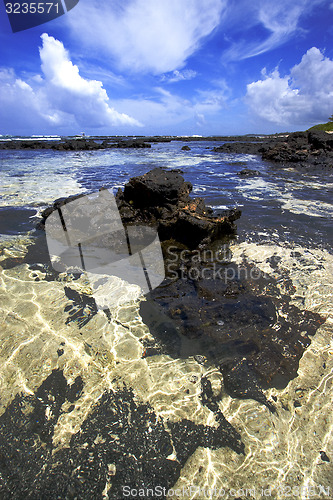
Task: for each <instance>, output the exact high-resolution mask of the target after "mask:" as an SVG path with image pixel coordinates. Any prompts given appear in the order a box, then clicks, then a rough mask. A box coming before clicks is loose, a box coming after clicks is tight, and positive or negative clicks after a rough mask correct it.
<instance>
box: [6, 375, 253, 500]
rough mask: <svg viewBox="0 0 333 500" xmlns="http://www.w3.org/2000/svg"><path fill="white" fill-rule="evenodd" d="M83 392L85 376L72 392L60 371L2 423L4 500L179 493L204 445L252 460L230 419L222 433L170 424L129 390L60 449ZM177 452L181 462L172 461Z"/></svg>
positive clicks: (103, 402) (113, 395)
mask: <svg viewBox="0 0 333 500" xmlns="http://www.w3.org/2000/svg"><path fill="white" fill-rule="evenodd" d="M82 385H83V384H82V380H81V379H80V378H79V377H78V378H77V379H76V381H75V382H74V384H73V385H72V386H69V385H68V384H67V381H66V379H65V377H64V376H63V373H62V372H61V371H59V370H55V371H53V372H52V373H51V374H50V375H49V377H48V378H47V379H46V380H45V381H44V382H43V384H42V385H41V387H40V388H39V389H38V390H37V391H36V393H35V394H34V395H29V396H23V395H17V396H16V397H15V399H14V400H13V401H12V403H10V405H9V406H8V407H7V408H6V410H5V412H4V413H3V415H1V416H0V431H1V433H0V473H1V483H0V496H1V498H2V499H4V500H7V499H8V500H9V499H11V498H15V499H16V498H17V499H21V498H22V499H23V498H27V499H38V500H42V499H46V498H47V499H49V500H56V499H59V498H80V499H82V500H90V499H92V498H94V499H95V498H96V499H102V498H103V491H104V489H105V485H106V484H107V483H110V488H109V490H108V498H109V499H110V500H119V499H120V498H123V487H124V486H125V485H126V486H128V487H130V488H136V489H139V488H144V489H147V488H155V487H156V486H160V487H161V488H166V489H169V488H171V487H172V486H173V485H174V484H175V483H176V482H177V480H178V478H179V477H180V472H181V468H182V467H183V466H184V465H185V463H186V461H187V460H188V459H189V458H190V456H191V455H192V454H193V453H194V452H195V450H196V449H197V448H198V447H199V446H202V447H205V448H207V447H208V448H211V449H218V448H221V447H226V446H228V447H230V448H231V449H232V450H234V451H235V452H236V453H244V444H243V443H242V441H241V438H240V435H239V434H238V432H237V431H236V430H235V429H234V428H233V426H232V425H231V424H230V423H229V422H228V421H227V420H225V419H224V417H223V415H222V414H221V415H220V418H219V419H218V426H217V427H210V426H205V425H197V424H195V423H193V422H191V421H189V420H180V421H179V422H176V423H168V422H166V421H164V420H163V419H161V418H160V417H158V416H157V415H156V414H155V412H154V410H153V409H152V408H151V407H150V406H149V404H146V403H143V402H141V401H138V400H137V398H135V397H134V394H133V391H132V390H131V389H127V388H126V387H123V388H119V389H118V390H116V391H114V392H111V391H106V392H105V393H104V394H103V395H102V396H101V398H99V400H98V403H97V404H96V405H95V406H94V407H93V408H92V410H91V412H90V413H89V414H88V416H87V418H86V420H85V421H84V422H83V424H82V425H81V428H80V430H79V431H78V432H77V433H76V434H74V435H73V436H72V438H71V440H70V444H69V446H68V447H66V448H62V449H58V450H55V449H54V447H53V441H52V437H53V435H54V430H55V427H56V425H57V423H58V420H59V418H60V416H61V415H62V413H63V411H62V405H63V404H64V403H65V402H68V401H69V402H73V403H74V402H75V401H77V399H78V397H79V396H80V394H81V391H82ZM47 408H51V412H49V413H48V417H49V418H47V417H46V410H47ZM74 408H75V406H74V404H73V405H71V406H70V407H69V409H68V412H69V411H73V409H74ZM173 450H175V451H176V457H175V458H174V459H170V458H168V457H169V456H170V455H171V453H172V452H173ZM110 466H112V467H111V468H110Z"/></svg>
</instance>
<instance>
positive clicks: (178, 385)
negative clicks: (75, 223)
mask: <svg viewBox="0 0 333 500" xmlns="http://www.w3.org/2000/svg"><path fill="white" fill-rule="evenodd" d="M96 140H97V139H96ZM201 140H202V138H200V139H199V138H194V139H193V140H192V141H191V140H187V139H186V140H184V139H183V142H179V141H176V140H174V141H171V142H169V141H167V142H165V143H163V141H162V142H161V143H157V144H156V146H158V148H157V149H156V151H155V146H154V145H153V143H151V144H152V147H151V148H142V150H141V149H140V148H137V150H136V149H135V148H133V149H131V150H130V151H129V152H127V151H126V149H124V148H116V147H115V148H104V149H101V150H99V151H97V150H96V153H93V154H92V153H90V152H89V150H87V152H86V151H84V150H83V151H82V153H80V154H77V153H76V152H75V150H73V152H72V153H71V152H70V151H68V152H64V153H63V154H58V153H53V151H52V150H49V151H39V150H38V149H36V150H29V149H28V150H26V151H19V152H18V153H15V155H13V160H12V163H10V164H8V177H7V178H6V179H7V181H6V184H5V190H4V192H3V196H4V200H5V201H6V200H7V199H9V200H10V201H12V202H13V205H14V203H15V202H16V200H17V199H18V200H20V197H21V198H22V199H24V204H26V201H25V200H26V199H28V200H29V205H28V206H29V210H30V211H29V214H28V215H29V217H30V216H31V215H32V210H31V207H34V206H35V207H40V208H41V210H40V212H39V214H41V211H42V210H43V211H44V219H45V218H46V216H47V215H50V214H51V213H53V212H52V210H53V209H54V208H56V209H57V208H58V206H60V207H63V206H64V205H66V203H65V202H66V199H67V202H69V200H70V199H73V198H70V199H69V198H68V196H70V195H75V194H76V195H77V194H79V195H81V197H82V196H85V195H86V194H87V193H92V192H96V191H97V192H98V190H99V189H100V188H101V187H103V186H107V185H108V184H109V185H110V186H111V187H112V186H115V185H116V186H117V187H120V188H121V192H120V191H115V195H116V199H117V203H118V207H119V210H120V212H121V215H122V217H123V219H124V221H125V222H126V223H128V224H131V223H135V224H136V223H138V222H141V223H145V224H153V225H154V226H155V227H157V230H158V231H159V232H160V238H161V241H162V246H163V247H164V252H165V255H166V257H169V259H170V260H171V265H172V267H171V269H170V272H171V276H170V277H169V280H167V281H166V282H165V283H164V284H163V286H162V287H161V288H159V289H156V290H154V291H152V293H151V294H149V296H148V297H146V298H145V297H143V296H140V297H139V299H133V300H132V301H131V302H129V303H128V304H127V305H126V304H124V305H123V306H120V307H115V308H114V309H112V310H111V311H110V312H108V311H101V310H98V309H97V307H96V303H95V301H94V298H93V293H94V291H93V288H92V286H91V283H89V281H88V280H87V279H86V277H85V276H84V275H80V276H78V275H77V274H73V275H68V274H67V273H61V272H56V271H55V270H52V267H51V265H50V262H49V259H48V254H47V248H46V242H45V234H44V232H43V231H42V230H41V229H39V230H38V231H37V234H36V233H34V232H32V233H31V234H30V235H29V241H26V239H25V238H27V236H26V235H25V234H23V233H22V236H21V237H20V238H16V239H10V240H8V241H5V243H4V245H3V246H2V254H1V256H0V266H1V269H0V273H1V274H0V276H1V281H2V291H1V293H2V295H1V297H2V306H1V320H2V326H3V331H2V336H3V337H2V338H3V342H2V346H3V349H2V357H3V359H4V363H3V364H2V366H1V369H0V384H1V394H2V401H1V416H0V426H1V431H2V441H1V456H2V457H5V458H4V460H3V461H2V463H1V474H2V479H3V482H2V484H1V488H2V490H0V491H1V494H2V496H3V498H5V499H6V498H13V496H14V498H15V495H16V497H17V498H24V497H27V496H29V495H30V496H31V497H34V498H40V499H42V498H45V497H47V498H57V497H59V496H61V497H62V498H65V497H66V496H67V497H69V498H71V497H72V498H75V496H76V497H79V498H82V499H87V500H90V498H99V499H102V498H104V499H106V498H109V499H113V500H119V499H120V498H122V497H123V490H122V488H123V486H127V487H131V488H133V489H135V488H136V489H139V488H140V487H141V488H142V489H144V488H145V487H148V486H149V487H150V488H155V487H157V486H162V487H165V488H166V489H168V488H170V489H172V488H174V489H177V488H183V487H184V488H185V491H186V488H188V487H189V485H194V486H195V487H201V488H204V487H205V488H211V487H214V485H216V486H217V487H218V489H220V488H225V490H226V492H227V494H226V495H225V497H226V498H228V496H227V495H229V498H233V497H234V496H235V495H233V496H232V494H231V493H230V491H231V490H232V491H236V492H237V493H238V497H240V498H243V497H244V493H243V492H242V488H248V489H251V488H252V490H253V488H255V489H256V492H257V497H258V499H260V498H261V497H260V492H261V491H262V488H264V489H265V490H268V489H269V488H271V491H272V496H273V497H274V498H277V499H283V498H284V497H285V493H286V492H287V491H288V490H287V488H288V487H291V488H292V487H298V488H301V487H303V489H306V488H307V487H310V486H311V487H312V488H314V489H313V490H312V491H315V493H316V494H317V493H318V492H319V493H320V487H319V485H321V486H322V487H323V488H324V490H325V491H328V488H329V487H331V486H332V484H331V474H330V473H331V469H332V450H331V445H330V441H329V435H330V431H331V425H332V414H331V408H330V394H331V390H332V373H331V369H332V346H331V337H332V302H331V297H330V292H331V286H332V285H331V280H332V273H331V269H332V255H331V252H330V246H329V229H328V224H329V214H330V213H331V212H329V210H330V209H331V208H332V207H331V205H330V201H331V199H330V197H329V189H330V180H329V177H328V176H327V170H325V171H324V172H323V171H322V169H321V167H320V165H319V166H318V165H317V166H314V167H312V166H311V161H312V159H314V158H315V156H316V155H315V154H313V153H314V152H315V149H313V148H312V146H311V144H310V143H309V142H307V147H308V149H307V150H306V151H308V155H309V157H310V162H309V165H310V167H309V168H306V166H305V164H306V162H305V164H304V165H303V166H302V162H290V163H289V162H283V161H282V162H280V161H278V162H274V161H262V160H261V158H260V155H261V154H262V153H259V154H257V153H251V154H246V153H244V152H243V151H241V148H243V147H245V146H248V147H253V138H251V140H247V139H246V140H244V141H243V142H240V141H239V142H238V141H236V140H235V141H233V142H232V143H230V141H229V144H232V146H235V148H239V149H238V152H223V151H222V152H221V151H220V152H219V151H212V150H213V148H214V147H216V146H222V147H226V146H227V144H225V145H224V144H219V142H218V141H212V142H214V144H209V150H207V149H205V148H206V147H207V145H208V143H209V140H211V138H209V140H208V138H207V140H206V141H203V144H201ZM145 141H146V139H145ZM261 141H262V140H261V139H260V140H258V141H255V143H256V147H265V144H264V142H261ZM279 141H281V142H276V143H275V144H274V147H275V146H278V145H283V147H284V148H285V147H286V145H285V144H287V145H288V142H286V138H285V137H284V138H280V139H279ZM221 142H224V141H221ZM244 145H245V146H244ZM304 145H306V143H305V142H304V143H303V146H304ZM160 146H161V147H160ZM185 146H188V147H189V148H190V149H189V150H188V149H183V148H184V147H185ZM303 146H302V147H303ZM289 147H291V146H290V144H289ZM303 149H306V148H305V147H304V148H303ZM317 150H318V151H322V152H323V154H324V155H326V150H324V148H323V147H322V148H318V149H317ZM295 151H297V149H295ZM299 151H301V150H300V149H299ZM0 153H1V151H0ZM327 153H329V151H327ZM326 156H327V157H329V155H328V154H327V155H326ZM8 157H10V158H12V156H11V152H10V151H9V152H8V151H4V152H3V158H4V159H5V160H4V165H6V161H7V162H8ZM317 159H318V156H317ZM97 160H98V161H97ZM131 162H132V164H131ZM23 164H24V165H28V167H29V168H27V169H26V170H23V168H22V165H23ZM110 164H111V168H110V167H109V165H110ZM156 164H157V165H158V166H163V167H164V169H162V170H163V171H166V172H167V175H168V176H170V179H169V180H170V185H169V184H168V183H166V184H165V183H164V182H162V186H161V183H160V182H157V181H158V179H160V175H159V174H156V176H155V174H154V175H153V176H152V174H151V176H149V175H148V176H147V175H146V174H147V172H148V171H149V170H152V169H153V168H154V167H156ZM117 165H120V167H117ZM165 165H166V166H167V168H166V167H165ZM290 166H292V167H293V168H291V167H290ZM295 166H296V167H298V166H300V167H301V168H300V169H299V168H294V167H295ZM171 167H176V168H177V169H178V171H177V172H175V173H174V174H172V171H171ZM304 167H305V168H304ZM317 167H319V168H317ZM39 168H41V169H42V170H38V169H39ZM130 168H131V170H130ZM179 170H182V171H183V172H184V173H180V171H179ZM244 171H245V172H247V173H244ZM3 172H4V173H5V172H6V171H5V170H4V171H3ZM242 172H243V173H242ZM249 172H250V173H249ZM254 172H257V173H254ZM314 172H315V174H314ZM70 175H71V176H70ZM145 175H146V177H144V176H145ZM29 176H30V177H29ZM49 179H51V181H52V186H51V185H50V184H46V185H47V186H50V187H53V186H54V191H52V192H51V193H50V192H49V191H48V189H43V188H41V186H43V185H44V184H43V183H44V182H49ZM172 179H173V181H172ZM120 180H122V183H121V185H120V186H119V184H120ZM162 180H163V175H162ZM27 181H29V183H28V184H24V183H25V182H27ZM189 182H191V184H192V185H193V189H192V193H193V195H191V196H190V198H188V196H189V194H190V186H189ZM11 186H14V188H15V191H14V188H13V189H12V187H11ZM16 186H18V187H16ZM26 186H29V189H28V190H27V189H26ZM55 188H56V189H55ZM34 189H35V191H34ZM27 191H29V194H30V197H29V198H23V195H24V196H26V192H27ZM12 193H13V194H12ZM53 193H57V194H53ZM117 193H118V194H117ZM136 193H138V196H136ZM17 194H18V196H17ZM33 194H34V196H32V195H33ZM15 195H16V196H15ZM59 196H63V200H62V201H60V202H59V203H58V204H56V205H53V203H52V201H54V200H55V199H56V198H58V197H59ZM199 196H200V197H204V200H203V202H202V201H200V199H199ZM30 200H31V201H30ZM142 200H143V201H144V202H142ZM21 203H22V201H21ZM7 205H10V203H8V202H7ZM41 205H42V206H41ZM241 205H243V206H242V207H241ZM46 206H48V207H49V209H46ZM209 206H212V207H213V210H212V211H211V210H209V208H208V207H209ZM218 207H219V208H218ZM221 207H223V208H221ZM231 207H233V209H234V208H235V207H236V209H237V210H238V212H233V213H230V212H229V213H228V211H229V210H231ZM4 210H5V211H6V212H5V213H6V224H7V225H8V226H10V222H11V221H13V220H14V219H11V217H13V215H12V214H13V213H15V214H16V215H17V217H20V214H18V213H16V212H17V211H20V210H22V213H23V211H24V210H25V211H27V210H28V207H26V206H25V208H18V209H17V210H14V207H13V206H12V207H9V206H7V207H6V208H5V209H4ZM45 210H46V211H45ZM240 210H241V211H242V214H240ZM221 217H227V218H226V219H224V220H222V219H221ZM228 217H229V218H228ZM125 219H126V220H125ZM46 220H47V219H46ZM179 221H181V222H182V224H181V225H179ZM13 224H14V222H13V223H12V226H13ZM15 224H16V223H15ZM236 226H237V230H236ZM217 228H218V231H215V229H217ZM11 229H12V230H13V227H11ZM23 229H24V228H23ZM207 236H209V238H208V239H207ZM221 237H222V240H220V239H219V238H221ZM170 245H171V249H170ZM175 247H176V248H175ZM199 247H201V248H200V249H199ZM211 248H212V249H213V250H216V249H218V250H219V251H220V252H219V253H218V254H217V255H216V254H215V252H213V254H211V253H207V250H208V249H211ZM198 249H199V250H200V252H199V253H198ZM222 250H223V251H222ZM221 251H222V253H221ZM170 252H171V253H170ZM204 252H206V253H204ZM199 255H200V256H201V258H200V259H199ZM211 255H213V259H214V257H216V260H217V262H214V261H213V260H212V257H211ZM198 260H199V262H198ZM175 264H176V266H175ZM214 264H216V265H215V267H214ZM207 268H209V269H210V270H211V271H212V272H214V273H215V277H217V278H219V277H221V278H223V277H225V278H227V280H223V279H209V278H210V275H209V273H208V271H207ZM225 269H228V270H229V273H230V274H229V275H228V276H225V275H223V270H225ZM174 271H176V273H177V276H178V277H177V279H174ZM238 271H239V272H238ZM172 278H173V279H172ZM127 291H128V292H131V293H132V289H130V287H129V288H128V290H127ZM18 450H19V452H18ZM272 464H273V466H272ZM36 469H38V470H39V471H41V472H40V473H39V474H37V475H36ZM304 491H305V490H304ZM228 492H229V493H228ZM319 493H318V495H319ZM318 495H317V496H318ZM163 496H164V497H165V496H166V495H163ZM163 496H162V498H163ZM133 497H134V494H133ZM169 497H171V498H175V499H176V498H177V494H176V493H173V494H171V495H169ZM194 498H198V499H200V500H201V498H200V494H199V493H197V494H196V495H194ZM319 498H321V497H320V496H319ZM323 498H325V496H323ZM326 498H327V496H326Z"/></svg>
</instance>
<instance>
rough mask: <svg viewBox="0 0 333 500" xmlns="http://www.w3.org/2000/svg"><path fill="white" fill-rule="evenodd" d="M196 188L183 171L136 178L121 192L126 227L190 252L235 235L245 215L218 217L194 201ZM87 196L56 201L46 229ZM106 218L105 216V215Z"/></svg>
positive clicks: (48, 211) (49, 210) (118, 198)
mask: <svg viewBox="0 0 333 500" xmlns="http://www.w3.org/2000/svg"><path fill="white" fill-rule="evenodd" d="M191 191H192V185H191V183H190V182H185V181H184V178H183V177H182V175H180V173H179V170H163V169H161V168H155V169H153V170H151V171H150V172H148V173H146V174H144V175H142V176H139V177H133V178H132V179H130V180H129V182H128V183H127V184H126V185H125V188H124V192H122V191H121V189H119V190H118V193H117V195H116V201H117V205H118V208H119V212H120V216H121V218H122V221H123V223H124V224H125V225H134V224H135V225H142V224H147V225H150V226H153V227H155V228H157V230H158V234H159V237H160V239H161V241H165V240H170V239H173V240H175V241H176V242H178V243H181V244H183V245H186V246H187V247H189V248H196V247H197V246H198V245H199V244H207V243H208V242H212V241H214V240H216V239H218V238H221V237H223V236H226V235H231V234H234V232H235V229H236V228H235V225H234V221H235V220H237V219H238V218H239V217H240V215H241V212H240V211H239V210H232V211H229V212H226V213H225V214H223V215H219V216H217V217H214V216H213V211H212V209H211V208H210V207H206V205H205V202H204V200H203V199H202V198H191V197H190V192H191ZM81 196H84V195H77V196H71V197H69V198H60V199H58V200H56V201H55V202H54V204H53V206H52V207H48V208H47V209H46V210H44V211H43V212H42V217H43V220H42V221H41V222H40V223H39V226H38V227H39V228H41V229H42V228H43V227H44V224H45V220H46V218H47V217H48V216H49V215H50V214H51V213H52V212H53V211H54V210H58V209H59V208H61V207H62V206H63V205H65V204H67V203H69V202H71V201H73V200H75V199H77V198H79V197H81ZM101 215H102V216H103V214H101Z"/></svg>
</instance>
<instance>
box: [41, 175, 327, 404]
mask: <svg viewBox="0 0 333 500" xmlns="http://www.w3.org/2000/svg"><path fill="white" fill-rule="evenodd" d="M191 190H192V185H191V184H190V183H189V182H186V181H185V180H184V178H183V177H182V175H181V173H180V172H179V170H164V169H161V168H155V169H153V170H152V171H150V172H148V173H146V174H144V175H142V176H139V177H134V178H132V179H130V180H129V182H128V183H127V184H126V185H125V188H124V190H123V191H122V190H121V189H119V190H118V193H117V195H116V202H117V206H118V209H119V212H120V216H121V219H122V222H123V224H124V225H125V226H131V225H139V226H140V225H149V226H152V227H154V228H156V229H157V231H158V234H159V237H160V240H161V243H162V250H163V254H164V264H165V271H166V279H165V280H164V282H163V283H162V285H161V286H159V287H158V288H156V289H155V290H152V291H151V292H150V293H149V295H148V297H147V300H146V301H144V302H142V304H141V315H142V318H143V320H144V322H145V323H146V324H147V325H148V326H149V328H150V331H151V332H152V334H153V336H154V337H155V339H156V341H155V342H154V343H152V344H149V345H148V344H147V345H146V346H145V347H146V354H145V356H153V355H155V354H156V353H161V352H166V353H167V354H169V355H172V356H175V357H176V358H179V357H188V356H191V355H192V356H193V355H194V356H197V357H198V360H201V361H199V362H203V363H211V364H214V365H217V366H219V367H220V370H221V372H222V373H223V375H224V377H225V380H226V385H225V390H226V392H228V394H229V395H231V396H233V397H239V398H252V399H256V400H257V401H259V402H260V403H262V404H264V405H265V406H267V407H268V408H269V409H270V410H271V411H275V408H274V404H273V403H272V402H271V401H267V399H266V398H265V396H264V393H263V389H264V388H267V387H285V386H286V384H287V383H288V382H289V381H290V379H292V378H294V377H295V376H297V369H298V363H299V360H300V358H301V357H302V355H303V353H304V350H305V349H306V348H307V347H308V346H309V345H310V343H311V336H312V335H314V333H315V332H316V330H317V328H319V326H320V325H321V324H322V323H323V322H324V321H325V318H323V317H321V316H320V315H319V314H314V313H310V312H307V311H301V310H299V309H298V308H297V307H295V306H294V305H292V304H291V303H290V298H289V297H287V296H281V293H280V292H279V289H278V286H277V284H276V283H275V282H274V280H273V279H271V278H270V279H268V277H267V276H264V275H262V274H260V273H258V270H256V269H255V268H254V267H253V266H251V265H249V264H247V263H246V262H244V264H243V265H242V266H238V265H236V264H234V263H232V259H231V252H230V248H229V242H230V239H232V238H233V237H234V235H235V232H236V226H235V224H234V222H235V220H237V219H238V218H239V217H240V216H241V213H240V211H237V210H233V211H226V212H225V213H224V214H223V215H219V216H214V214H213V211H212V210H211V209H210V208H209V207H206V205H205V203H204V200H203V199H202V198H191V197H190V192H191ZM80 196H82V195H80ZM73 199H75V197H74V198H73V197H70V198H67V199H66V198H63V199H60V200H57V201H56V202H55V203H54V204H53V206H52V207H49V208H48V209H46V210H45V211H44V212H43V214H42V216H43V221H42V222H41V224H40V227H43V225H44V223H45V220H46V218H47V217H48V216H49V215H50V214H51V213H52V212H53V211H54V210H58V209H59V208H60V207H61V206H63V205H65V204H67V203H69V202H70V201H72V200H73ZM272 264H273V265H274V263H272ZM80 300H81V301H84V298H83V299H82V298H81V299H80ZM111 314H112V312H111ZM305 331H306V335H305V334H304V332H305ZM188 341H190V347H189V343H188ZM184 345H187V347H186V348H184Z"/></svg>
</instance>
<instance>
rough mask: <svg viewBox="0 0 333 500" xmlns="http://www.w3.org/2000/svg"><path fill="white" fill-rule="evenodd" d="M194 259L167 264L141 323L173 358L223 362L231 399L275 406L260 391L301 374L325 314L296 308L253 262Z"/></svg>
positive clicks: (284, 382)
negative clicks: (301, 364) (166, 276)
mask: <svg viewBox="0 0 333 500" xmlns="http://www.w3.org/2000/svg"><path fill="white" fill-rule="evenodd" d="M172 252H173V254H174V253H176V251H175V249H174V248H173V250H172ZM179 252H180V253H181V250H179ZM182 253H183V254H184V252H182ZM193 257H194V258H191V255H190V254H187V256H186V258H183V259H181V258H180V259H179V261H175V259H174V256H172V259H171V261H169V262H167V265H166V268H167V270H168V271H169V280H166V281H165V282H164V283H163V284H162V285H161V286H160V287H158V288H156V289H155V290H153V291H152V292H151V293H150V294H149V296H148V300H147V301H146V302H142V304H141V315H142V317H143V320H144V321H145V323H146V324H148V326H149V327H150V330H151V332H152V333H153V334H154V335H155V337H156V339H157V340H158V341H159V342H160V343H161V344H162V345H163V346H164V349H165V350H166V351H168V352H169V353H170V352H171V353H172V355H174V356H175V357H188V356H194V357H196V356H197V355H200V356H204V358H205V359H206V360H207V362H208V363H210V364H213V365H215V366H219V368H220V370H221V372H222V374H223V380H224V388H225V391H226V392H227V393H228V394H229V395H230V396H232V397H237V398H241V399H248V398H250V399H255V400H256V401H258V402H259V403H261V404H264V405H265V406H267V408H268V409H269V410H270V411H274V410H275V409H274V405H273V404H272V403H271V402H269V401H267V399H266V397H265V395H264V393H263V390H264V389H266V388H268V387H276V388H282V387H285V386H286V385H287V383H288V382H289V381H290V380H291V379H292V378H294V377H296V376H297V370H298V366H299V361H300V358H301V357H302V355H303V353H304V351H305V350H306V348H307V347H308V346H309V345H310V343H311V336H312V335H314V334H315V332H316V331H317V329H318V328H319V326H320V325H321V324H322V323H323V322H324V321H325V318H324V317H322V316H320V315H319V314H316V313H313V312H309V311H305V310H300V309H298V308H297V307H296V306H295V305H293V304H291V298H290V296H289V295H282V294H281V292H280V291H279V289H278V287H277V284H276V282H275V281H274V279H272V278H269V277H268V276H265V275H263V274H260V272H259V273H258V270H256V269H255V268H254V267H253V266H251V265H249V264H246V263H244V264H243V265H242V266H237V265H236V264H233V263H231V262H229V263H227V262H225V263H220V262H217V260H214V259H209V261H208V262H207V261H206V262H205V261H204V256H203V257H202V258H198V255H197V254H196V255H194V256H193ZM219 260H220V259H219ZM157 318H160V322H158V320H157ZM166 332H167V333H166ZM166 336H167V337H168V339H169V343H167V342H166V341H165V338H166ZM170 339H172V341H171V340H170ZM148 355H149V351H148Z"/></svg>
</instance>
